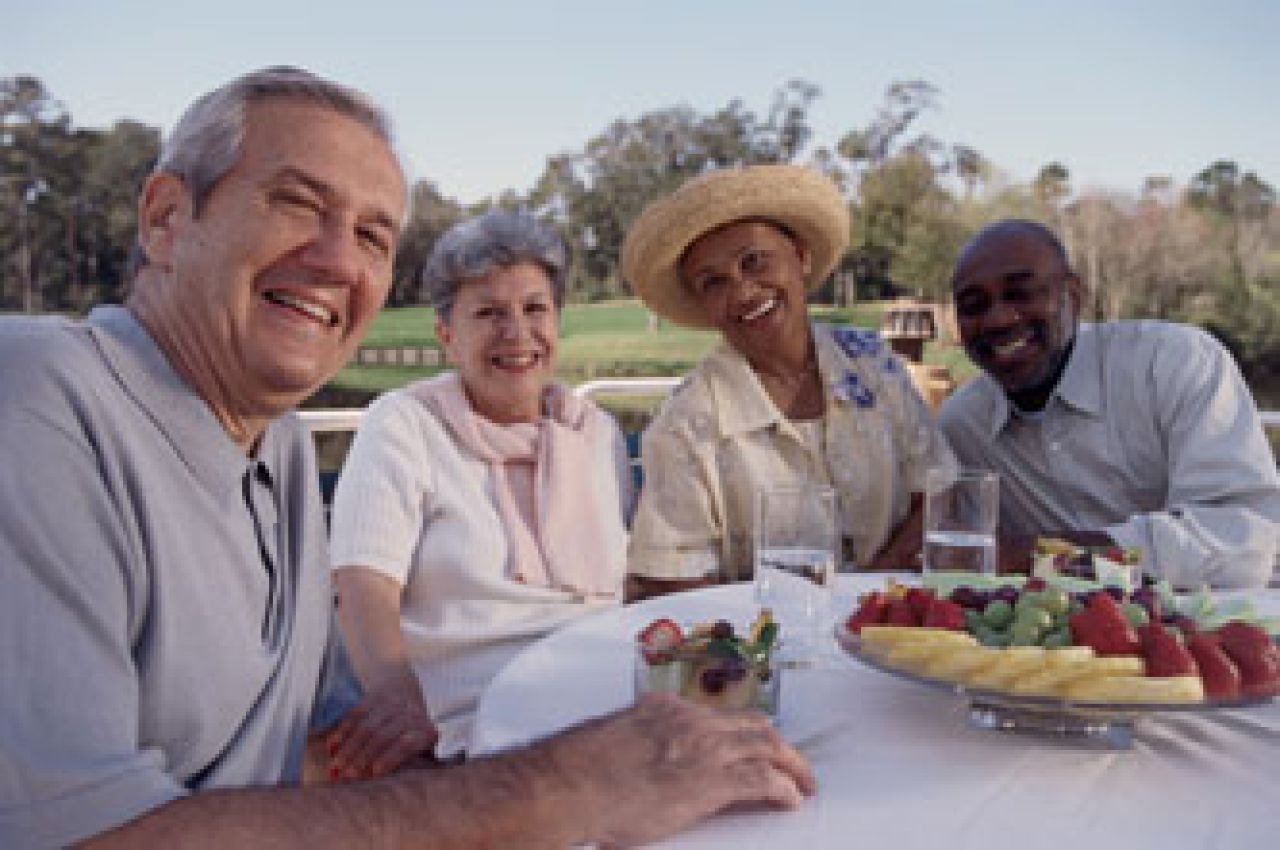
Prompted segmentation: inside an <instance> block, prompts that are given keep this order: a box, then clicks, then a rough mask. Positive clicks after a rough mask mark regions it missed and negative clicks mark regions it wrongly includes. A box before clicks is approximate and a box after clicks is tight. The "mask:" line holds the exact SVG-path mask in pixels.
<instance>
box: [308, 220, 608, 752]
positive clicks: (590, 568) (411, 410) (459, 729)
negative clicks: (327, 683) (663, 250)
mask: <svg viewBox="0 0 1280 850" xmlns="http://www.w3.org/2000/svg"><path fill="white" fill-rule="evenodd" d="M567 267H568V252H567V250H566V249H565V246H564V243H563V242H562V241H561V240H560V238H559V236H558V235H557V234H556V232H555V230H554V229H552V228H551V227H550V226H549V225H546V224H544V223H542V222H539V221H538V220H537V219H535V218H533V217H532V216H530V215H528V214H526V213H519V212H508V211H502V210H494V211H491V212H488V213H486V214H484V215H482V216H480V217H478V218H475V219H472V220H470V221H466V222H463V223H461V224H458V225H456V226H455V227H453V228H452V229H451V230H449V231H448V232H447V233H445V235H444V236H442V237H441V238H440V240H439V242H438V243H437V244H436V246H435V249H434V251H433V252H432V256H431V259H430V260H429V261H428V263H427V268H426V272H425V285H426V288H427V291H428V293H429V295H430V298H431V302H432V304H433V305H434V307H435V309H436V335H437V337H438V338H439V341H440V344H441V346H442V347H443V348H444V351H445V353H446V355H447V356H448V359H449V362H450V364H451V365H452V366H453V367H454V371H452V372H448V373H446V374H444V375H441V376H439V377H437V378H432V379H427V380H423V381H418V382H416V383H414V384H411V385H409V386H407V387H405V388H403V389H400V390H396V391H394V392H391V393H389V394H387V395H385V396H383V397H382V398H380V399H378V400H377V401H376V402H374V404H373V405H371V406H370V408H369V410H368V412H367V413H366V415H365V419H364V422H363V424H362V425H361V428H360V431H359V433H358V434H357V435H356V439H355V443H354V445H353V446H352V449H351V453H350V455H349V456H348V458H347V462H346V466H345V467H344V469H343V472H342V477H341V479H340V481H339V483H338V489H337V493H336V497H335V501H334V507H333V530H332V549H333V564H334V565H335V571H334V580H335V584H336V587H337V590H338V596H339V608H338V613H339V624H340V626H341V627H342V632H343V636H344V638H345V639H346V643H347V647H348V649H349V652H350V655H351V659H352V662H353V664H354V666H355V669H356V674H357V676H358V677H359V679H360V681H361V684H362V685H363V686H364V690H365V693H366V697H365V699H364V702H363V703H362V704H361V706H360V707H359V708H357V709H356V710H355V711H353V712H352V714H351V715H350V716H349V718H348V719H347V720H345V721H344V722H343V723H342V724H340V726H339V727H338V728H337V729H336V730H335V731H334V732H333V733H332V734H331V735H330V738H329V744H330V747H331V750H333V751H334V759H335V762H336V764H337V765H338V767H337V771H338V772H339V774H340V775H344V776H351V777H354V776H367V775H378V774H381V773H385V772H387V771H389V770H391V769H394V768H395V767H397V766H398V765H400V764H401V763H403V762H404V761H405V760H406V759H409V758H413V757H415V756H419V755H433V756H435V757H436V758H438V759H442V760H447V759H451V758H454V757H457V756H459V755H460V754H462V753H464V752H465V750H466V747H467V742H468V738H469V735H470V726H471V715H472V712H473V711H474V708H475V703H476V700H477V699H478V697H479V695H480V692H481V691H482V690H483V688H484V686H485V685H486V684H487V683H488V681H489V679H490V678H491V677H492V675H493V674H494V673H496V672H497V671H498V669H500V668H501V666H502V665H503V664H505V663H506V661H507V660H508V659H509V658H510V657H511V656H512V655H513V654H514V653H515V652H516V651H518V650H519V649H520V648H521V647H523V646H525V645H526V644H527V643H528V642H530V641H531V640H534V639H536V638H537V637H539V636H541V635H543V634H545V633H546V632H547V631H549V630H550V629H552V628H555V627H556V626H559V625H561V624H562V623H564V622H566V621H568V620H570V619H572V618H574V617H577V616H580V615H581V614H583V613H585V612H587V611H589V610H592V609H593V608H594V607H595V606H598V605H608V604H615V603H617V602H618V601H619V600H620V595H621V587H622V578H623V571H624V567H625V562H626V546H627V530H626V518H627V516H628V514H629V510H630V502H631V498H632V493H631V479H630V475H629V473H628V471H627V457H626V448H625V443H624V442H623V438H622V434H621V432H620V431H619V429H618V427H617V424H616V423H615V422H614V421H613V419H612V418H611V417H610V416H609V415H608V414H607V413H605V412H604V411H602V410H600V409H599V408H598V407H596V406H595V405H594V404H592V403H591V402H589V401H586V400H584V399H579V398H577V397H576V396H575V395H574V394H573V393H572V392H571V391H570V390H568V389H567V388H565V387H563V386H561V385H559V384H557V383H555V382H553V381H552V375H553V372H554V369H555V365H556V350H557V343H558V339H557V338H558V333H559V321H560V307H561V305H562V303H563V298H564V282H565V276H566V273H567Z"/></svg>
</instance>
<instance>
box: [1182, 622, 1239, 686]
mask: <svg viewBox="0 0 1280 850" xmlns="http://www.w3.org/2000/svg"><path fill="white" fill-rule="evenodd" d="M1187 651H1188V652H1190V653H1191V656H1192V657H1193V658H1195V660H1196V666H1197V667H1199V668H1200V680H1201V681H1202V682H1204V693H1205V696H1207V697H1209V699H1239V698H1240V670H1239V668H1237V667H1236V665H1235V662H1234V661H1232V660H1231V659H1230V658H1229V657H1228V656H1227V654H1226V653H1225V652H1223V651H1222V645H1221V644H1220V643H1218V638H1217V636H1216V635H1211V634H1204V633H1202V632H1196V633H1195V634H1191V635H1188V636H1187Z"/></svg>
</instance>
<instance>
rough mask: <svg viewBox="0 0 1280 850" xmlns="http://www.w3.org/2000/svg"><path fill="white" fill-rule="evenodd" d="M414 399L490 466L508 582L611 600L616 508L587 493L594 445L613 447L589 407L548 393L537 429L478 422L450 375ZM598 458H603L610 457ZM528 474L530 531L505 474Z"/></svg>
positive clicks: (552, 390) (556, 389)
mask: <svg viewBox="0 0 1280 850" xmlns="http://www.w3.org/2000/svg"><path fill="white" fill-rule="evenodd" d="M414 395H416V396H417V397H418V399H419V400H420V401H421V402H422V403H423V404H425V405H426V406H427V408H428V409H429V410H430V411H431V412H432V413H434V414H435V415H436V416H437V417H438V418H439V419H440V421H442V422H443V423H444V424H445V425H446V426H447V427H448V429H449V432H450V434H452V435H453V438H454V440H456V441H457V443H458V444H459V445H460V446H461V447H462V448H463V449H464V450H465V451H467V452H470V453H471V454H473V455H474V456H476V457H478V458H479V459H481V460H483V461H484V462H486V463H487V464H489V470H490V472H491V473H492V475H493V495H494V499H495V501H496V502H497V504H496V508H497V511H498V517H499V518H500V519H501V520H502V526H503V530H504V531H505V532H506V536H507V542H508V550H509V552H510V558H509V561H508V565H507V567H508V574H510V575H512V576H514V577H515V579H516V580H517V581H520V582H524V583H527V584H530V585H535V586H541V587H551V588H555V589H558V590H565V591H568V592H571V593H577V594H585V595H588V596H615V595H617V592H618V578H617V574H616V570H614V569H611V565H610V564H609V563H608V559H609V554H608V553H609V547H608V539H609V536H608V535H609V528H610V526H611V524H616V523H618V522H620V521H621V520H620V518H619V517H620V514H619V517H614V516H606V515H602V513H601V511H602V510H605V511H613V512H614V513H618V512H619V511H620V508H619V506H618V505H616V504H608V505H602V504H600V499H599V498H598V497H597V496H596V494H595V492H594V488H593V487H592V479H593V477H594V470H595V464H596V463H598V461H597V458H599V457H601V456H602V453H601V452H600V451H599V448H598V444H599V442H600V441H601V440H612V436H613V435H612V429H610V428H606V427H602V425H603V424H604V423H606V422H607V421H608V420H607V419H605V418H604V417H603V416H601V415H599V411H598V410H597V409H596V408H595V405H594V404H592V403H591V402H590V401H587V400H585V399H580V398H578V397H577V396H575V395H574V394H573V393H571V392H569V391H567V390H566V389H565V388H564V387H563V386H560V385H558V384H552V385H551V386H549V387H548V388H547V390H546V394H545V399H546V407H547V415H546V416H544V417H543V418H542V420H541V421H539V422H538V423H528V424H518V425H499V424H497V423H496V422H491V421H490V420H488V419H486V418H485V417H483V416H480V415H479V414H477V413H476V412H475V410H474V408H472V406H471V402H470V400H469V399H468V398H467V394H466V392H465V390H464V389H463V386H462V381H461V380H459V378H458V375H457V373H456V372H449V373H446V374H444V375H441V376H439V377H438V378H435V379H433V380H430V381H424V382H422V383H419V384H417V385H416V386H415V387H414ZM603 456H605V457H609V456H610V454H609V453H608V452H605V453H603ZM517 464H532V466H533V515H534V523H533V524H532V526H531V525H530V523H529V522H528V521H527V520H526V518H525V516H524V515H523V514H522V513H521V511H520V506H519V502H518V499H517V495H516V492H515V489H514V488H513V487H512V483H511V480H510V477H509V475H510V472H511V470H510V469H509V467H511V466H513V465H517Z"/></svg>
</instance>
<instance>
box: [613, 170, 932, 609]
mask: <svg viewBox="0 0 1280 850" xmlns="http://www.w3.org/2000/svg"><path fill="white" fill-rule="evenodd" d="M848 234H849V213H848V207H847V206H846V204H845V202H844V199H843V197H841V195H840V192H839V190H838V189H837V188H836V187H835V185H833V184H832V183H831V181H830V180H828V179H827V178H826V177H824V176H822V175H821V174H819V173H817V172H815V171H813V170H811V169H808V168H803V167H800V166H794V165H763V166H750V167H744V168H733V169H726V170H723V171H717V172H712V173H710V174H706V175H703V176H702V177H699V178H696V179H694V180H692V181H690V182H689V183H687V184H685V185H684V186H683V187H681V188H680V189H679V190H677V191H676V192H675V193H674V194H672V195H670V196H668V197H665V198H663V199H660V200H658V201H656V202H654V203H653V204H651V205H650V206H649V207H648V208H647V209H645V211H644V212H643V213H642V214H641V215H640V217H639V218H638V219H637V220H636V222H635V223H634V225H633V226H632V227H631V229H630V231H629V232H628V234H627V238H626V242H625V244H624V246H623V253H622V269H623V274H624V275H625V277H626V279H627V280H628V281H629V282H630V284H631V286H632V287H633V288H634V289H635V291H636V292H637V294H638V295H639V296H640V298H641V299H642V300H643V301H644V302H645V304H647V305H648V306H649V308H650V309H651V310H653V311H654V312H655V313H657V314H658V315H659V316H662V317H664V318H666V319H668V320H670V321H672V322H674V323H676V324H678V325H683V326H685V327H691V328H715V329H716V330H718V331H719V332H720V334H721V337H722V338H723V341H722V344H721V345H720V346H719V347H718V348H717V349H716V350H715V351H713V352H712V353H711V354H710V355H708V356H707V358H706V359H705V360H703V361H702V362H701V363H700V364H699V365H698V366H697V368H695V369H694V370H693V372H692V373H690V375H689V376H688V378H687V379H686V380H685V381H684V383H683V384H682V385H681V386H680V388H679V389H677V390H676V391H675V392H674V393H673V395H672V397H671V398H670V399H668V401H667V403H666V404H665V405H664V407H663V409H662V410H661V411H660V412H659V414H658V416H657V417H656V418H655V419H654V421H653V423H652V424H651V425H650V426H649V428H648V430H647V431H646V432H645V436H644V445H643V464H644V482H645V486H644V488H643V491H642V493H641V499H640V505H639V508H638V511H637V514H636V519H635V523H634V525H633V528H632V537H631V546H630V550H629V556H628V570H629V572H630V573H631V575H632V577H633V578H634V579H635V580H636V584H637V586H636V587H635V588H633V590H634V591H636V592H638V593H639V594H641V595H647V594H650V593H657V592H663V591H667V590H673V589H679V588H683V587H688V586H694V585H697V584H702V583H707V582H710V581H717V580H726V579H728V580H734V579H743V578H747V577H749V576H750V575H751V565H752V557H753V553H752V548H751V540H752V525H753V512H754V498H755V494H756V493H757V492H758V491H759V490H760V489H762V488H765V487H785V486H802V485H805V484H808V483H821V484H825V485H829V486H832V487H834V489H835V490H836V492H837V494H838V502H839V507H838V510H839V513H840V524H841V526H842V535H843V537H844V550H845V551H844V558H845V559H846V561H847V562H852V563H853V564H854V565H855V566H857V567H858V568H867V569H877V568H884V569H891V568H898V569H901V568H903V567H904V566H907V565H912V564H914V563H915V561H916V556H917V554H918V553H919V549H920V518H919V513H920V511H919V497H918V495H917V494H918V493H919V492H920V491H921V490H922V487H923V480H924V473H925V470H926V469H928V468H929V467H932V466H949V467H954V465H955V460H954V458H953V457H952V455H951V452H950V450H949V449H948V448H947V446H946V443H945V441H944V440H943V439H942V437H941V436H940V434H939V432H938V430H937V429H936V427H935V426H934V423H933V421H932V418H931V417H930V415H929V412H928V410H927V408H926V407H925V405H924V404H923V403H922V402H921V400H920V398H919V396H918V395H917V394H916V392H915V390H914V388H913V387H912V384H911V381H910V379H909V378H908V377H907V375H906V374H905V372H904V370H903V368H902V366H901V364H900V363H899V362H898V361H897V360H896V359H895V358H894V355H893V354H892V353H891V352H890V351H889V349H888V348H887V347H886V346H884V345H883V344H882V343H881V342H880V340H879V338H878V337H877V336H876V334H874V333H873V332H871V331H865V330H860V329H854V328H834V327H830V326H826V325H820V324H814V323H811V322H810V320H809V316H808V312H807V309H806V307H805V298H806V294H807V292H808V291H809V290H810V289H813V288H814V287H816V286H817V285H818V284H820V283H821V282H822V281H824V280H825V279H826V278H827V276H828V275H829V274H830V273H831V271H832V270H833V269H834V268H835V266H836V264H837V263H838V262H839V260H840V257H841V254H842V253H843V251H844V248H845V246H846V244H847V241H848Z"/></svg>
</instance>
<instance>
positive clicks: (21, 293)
mask: <svg viewBox="0 0 1280 850" xmlns="http://www.w3.org/2000/svg"><path fill="white" fill-rule="evenodd" d="M69 125H70V118H69V116H68V115H67V113H66V110H65V109H64V108H63V106H62V104H60V103H59V102H58V101H57V100H55V99H54V97H53V96H52V95H51V94H50V93H49V92H48V91H47V90H46V89H45V87H44V84H43V83H41V82H40V81H39V80H38V79H36V78H34V77H27V76H19V77H12V78H5V79H0V203H2V204H3V209H4V210H5V219H6V221H7V224H6V225H5V226H4V228H3V229H4V231H5V233H4V234H3V235H2V236H0V246H3V247H4V248H5V253H6V254H7V255H8V256H10V257H11V258H12V265H11V268H12V270H13V271H12V274H13V277H12V278H11V277H10V276H9V275H6V276H5V279H4V285H3V287H0V298H2V300H3V302H4V303H6V304H8V305H14V306H18V307H19V308H20V309H21V310H23V311H24V312H28V313H30V312H33V311H34V310H35V309H36V308H37V307H38V304H37V289H38V286H37V282H38V280H39V278H40V269H41V266H42V264H43V263H44V261H45V260H46V258H47V257H48V256H49V254H50V252H49V249H48V245H49V243H50V242H51V241H52V238H53V236H52V234H53V229H52V228H51V222H50V221H49V218H50V215H51V211H50V209H49V206H50V205H49V203H48V198H47V195H48V192H49V188H50V187H49V181H48V174H47V171H48V168H49V166H50V164H51V162H52V160H53V158H54V156H55V151H56V148H57V147H58V146H59V144H61V142H62V140H63V138H64V137H65V136H66V134H67V131H68V127H69Z"/></svg>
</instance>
